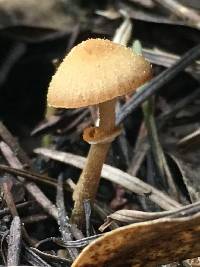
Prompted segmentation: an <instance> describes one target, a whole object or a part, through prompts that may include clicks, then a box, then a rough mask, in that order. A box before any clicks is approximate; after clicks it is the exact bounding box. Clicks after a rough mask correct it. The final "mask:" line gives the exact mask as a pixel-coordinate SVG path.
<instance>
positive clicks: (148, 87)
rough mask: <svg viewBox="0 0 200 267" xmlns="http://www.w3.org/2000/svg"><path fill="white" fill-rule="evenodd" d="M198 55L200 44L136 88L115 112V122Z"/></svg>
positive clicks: (121, 119) (124, 116) (119, 120)
mask: <svg viewBox="0 0 200 267" xmlns="http://www.w3.org/2000/svg"><path fill="white" fill-rule="evenodd" d="M199 56H200V44H199V45H197V46H195V47H193V48H192V49H190V50H189V51H188V52H186V53H185V54H184V55H183V57H182V58H181V59H180V60H178V61H177V62H176V63H175V64H174V65H173V66H172V67H171V68H168V69H167V70H165V71H163V72H162V73H160V74H159V75H158V76H156V77H155V78H154V79H152V80H151V81H150V82H149V83H147V84H145V85H144V86H142V88H140V90H138V91H137V92H136V93H135V94H134V95H133V96H132V97H131V98H130V100H129V101H128V102H127V103H126V104H125V105H124V106H123V107H122V108H121V110H120V111H119V112H118V113H117V119H116V122H117V124H118V125H119V124H120V123H122V121H123V120H124V119H125V118H126V117H127V116H128V115H129V114H130V113H131V112H132V111H133V110H135V109H136V108H137V107H138V106H140V105H141V104H142V103H143V102H144V101H145V100H146V99H148V97H150V96H152V95H153V94H154V93H156V92H157V91H158V90H159V89H160V88H161V87H162V86H163V85H165V84H166V83H167V82H169V81H170V80H172V79H173V78H174V77H175V76H176V75H177V74H178V73H179V72H181V71H182V70H184V69H185V68H186V67H187V66H189V65H190V64H191V63H192V62H193V61H194V60H196V59H198V58H199Z"/></svg>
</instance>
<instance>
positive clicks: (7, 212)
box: [0, 201, 34, 216]
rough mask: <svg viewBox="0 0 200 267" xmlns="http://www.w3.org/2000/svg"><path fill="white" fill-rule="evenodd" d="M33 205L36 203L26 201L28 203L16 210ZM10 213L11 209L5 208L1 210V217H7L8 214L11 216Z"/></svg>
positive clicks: (18, 205) (20, 205) (19, 205)
mask: <svg viewBox="0 0 200 267" xmlns="http://www.w3.org/2000/svg"><path fill="white" fill-rule="evenodd" d="M32 203H34V201H26V202H23V203H20V204H17V205H16V208H17V209H21V208H25V207H28V206H30V205H31V204H32ZM9 213H10V210H9V208H4V209H3V210H0V216H3V215H6V214H9Z"/></svg>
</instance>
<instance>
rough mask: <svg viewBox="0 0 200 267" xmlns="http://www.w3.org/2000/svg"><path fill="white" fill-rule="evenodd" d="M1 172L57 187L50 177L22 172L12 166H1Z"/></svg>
mask: <svg viewBox="0 0 200 267" xmlns="http://www.w3.org/2000/svg"><path fill="white" fill-rule="evenodd" d="M0 170H1V171H4V172H7V173H10V174H13V175H17V176H21V177H24V178H27V179H29V180H31V181H35V182H40V183H43V184H46V185H49V186H53V187H57V183H56V181H55V179H53V178H50V177H48V176H44V175H41V174H38V173H33V172H30V171H27V170H22V169H17V168H12V167H10V166H6V165H3V164H0ZM65 185H66V184H65Z"/></svg>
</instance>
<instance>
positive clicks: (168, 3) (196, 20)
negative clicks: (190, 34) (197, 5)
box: [154, 0, 200, 29]
mask: <svg viewBox="0 0 200 267" xmlns="http://www.w3.org/2000/svg"><path fill="white" fill-rule="evenodd" d="M154 1H155V2H157V3H158V4H159V5H162V6H163V7H164V8H166V9H167V10H169V11H170V12H172V13H173V14H174V15H176V16H178V17H180V18H182V19H183V20H187V23H188V24H190V25H191V26H193V27H195V28H197V29H200V15H199V14H198V13H197V12H196V11H195V10H193V9H190V8H188V7H186V6H184V5H182V4H180V3H178V2H177V1H175V0H162V1H161V0H154Z"/></svg>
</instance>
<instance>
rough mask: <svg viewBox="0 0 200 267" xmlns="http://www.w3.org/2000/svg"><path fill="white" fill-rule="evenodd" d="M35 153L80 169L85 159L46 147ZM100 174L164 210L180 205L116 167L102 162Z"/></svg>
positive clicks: (38, 149)
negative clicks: (146, 198)
mask: <svg viewBox="0 0 200 267" xmlns="http://www.w3.org/2000/svg"><path fill="white" fill-rule="evenodd" d="M34 152H35V153H37V154H41V155H43V156H46V157H49V158H51V159H54V160H57V161H60V162H64V163H66V164H70V165H72V166H74V167H77V168H80V169H82V168H83V167H84V164H85V161H86V159H85V158H84V157H81V156H77V155H74V154H72V153H66V152H60V151H55V150H51V149H46V148H37V149H35V150H34ZM101 176H102V177H103V178H105V179H107V180H109V181H111V182H114V183H116V184H119V185H121V186H123V187H124V188H126V189H127V190H130V191H132V192H134V193H136V194H139V195H144V196H145V195H146V196H148V197H149V198H150V199H151V200H152V201H153V202H155V203H156V204H158V205H159V206H160V207H162V208H163V209H166V210H168V209H169V210H170V209H174V208H177V207H180V206H181V204H180V203H178V202H176V201H175V200H173V199H171V198H170V197H169V196H167V195H166V194H164V193H163V192H161V191H159V190H157V189H156V188H154V187H152V186H150V185H148V184H147V183H145V182H143V181H141V180H140V179H139V178H137V177H134V176H131V175H130V174H128V173H125V172H123V171H121V170H119V169H117V168H114V167H112V166H109V165H107V164H104V166H103V169H102V172H101Z"/></svg>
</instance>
